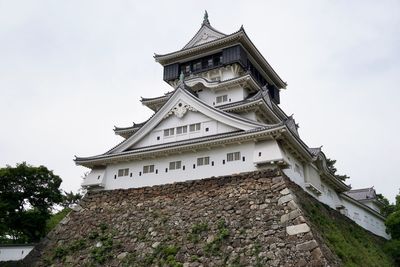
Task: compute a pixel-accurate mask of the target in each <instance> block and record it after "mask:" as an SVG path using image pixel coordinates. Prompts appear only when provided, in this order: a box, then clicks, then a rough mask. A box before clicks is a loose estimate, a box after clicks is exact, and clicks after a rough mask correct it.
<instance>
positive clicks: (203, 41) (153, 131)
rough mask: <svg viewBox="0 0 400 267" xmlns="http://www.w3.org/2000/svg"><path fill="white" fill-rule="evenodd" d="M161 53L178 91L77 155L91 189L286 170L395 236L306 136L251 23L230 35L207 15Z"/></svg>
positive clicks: (362, 221) (334, 204)
mask: <svg viewBox="0 0 400 267" xmlns="http://www.w3.org/2000/svg"><path fill="white" fill-rule="evenodd" d="M154 57H155V60H156V61H157V62H158V63H160V64H161V65H162V66H163V67H164V77H163V78H164V81H165V82H167V83H168V84H170V85H171V87H172V90H171V91H170V92H167V93H165V94H164V95H162V96H159V97H155V98H142V99H141V102H142V104H143V105H145V106H147V107H148V108H150V109H151V110H153V111H154V114H153V115H152V116H151V117H150V118H149V119H148V120H147V121H145V122H142V123H137V124H135V123H134V124H133V126H130V127H116V128H115V129H114V131H115V133H116V134H117V135H120V136H121V137H122V138H123V139H124V140H123V141H122V142H121V143H119V144H117V145H116V146H115V147H113V148H112V149H110V150H109V151H107V152H105V153H104V154H101V155H96V156H92V157H77V158H76V159H75V163H76V164H77V165H81V166H85V167H88V168H90V169H91V172H90V173H89V174H88V175H87V176H86V177H85V178H84V181H83V184H82V186H83V187H85V188H87V189H89V190H112V189H119V188H134V187H143V186H151V185H156V184H165V183H173V182H178V181H185V180H188V179H189V178H190V179H201V178H205V177H210V176H222V175H231V174H236V173H245V172H252V171H257V170H262V169H280V170H282V171H283V172H284V173H285V175H286V176H288V177H289V178H290V179H291V180H292V181H293V182H295V183H296V184H298V185H299V186H301V187H302V188H303V189H304V190H305V191H306V192H308V193H309V194H310V195H312V196H313V197H315V198H316V199H318V200H319V201H320V202H322V203H324V204H326V205H328V206H330V207H331V208H332V209H336V210H338V211H340V212H341V213H342V214H344V215H346V216H348V217H349V218H350V219H352V220H354V221H355V222H356V223H357V224H359V225H360V226H362V227H363V228H365V229H367V230H369V231H371V232H373V233H374V234H376V235H379V236H382V237H385V238H389V237H388V235H387V234H386V232H385V226H384V219H385V218H384V217H383V216H382V215H381V214H380V213H379V208H380V202H379V201H377V200H376V196H375V194H374V193H370V194H369V195H371V196H372V198H369V199H367V201H365V200H363V201H361V200H360V199H357V197H356V196H359V195H360V194H358V193H357V192H358V191H357V192H355V193H354V192H353V191H351V188H350V186H348V185H346V184H345V183H344V182H343V181H342V180H340V179H338V178H337V177H336V176H335V175H334V174H332V173H331V172H330V170H329V169H328V167H327V163H326V156H325V155H324V153H323V152H322V151H321V148H311V147H309V146H307V144H305V143H304V141H302V139H301V138H300V136H299V133H298V131H297V128H298V126H297V124H296V122H295V120H294V119H293V117H292V116H288V115H286V114H285V112H284V111H283V110H282V109H281V108H280V107H279V103H280V97H279V94H280V90H283V89H285V88H286V83H285V82H284V81H283V80H282V79H281V78H280V77H279V75H278V74H277V73H276V72H275V71H274V69H273V68H272V67H271V65H270V64H269V63H268V62H267V61H266V59H265V58H264V57H263V56H262V54H261V53H260V52H259V51H258V49H257V48H256V46H255V45H254V44H253V42H252V41H251V40H250V38H249V37H248V35H247V34H246V32H245V30H244V28H243V27H241V28H240V29H239V30H238V31H237V32H234V33H232V34H229V35H227V34H224V33H222V32H220V31H218V30H216V29H215V28H214V27H212V26H211V24H210V22H209V19H208V15H207V13H206V14H205V16H204V20H203V23H202V25H201V27H200V29H199V30H198V32H197V33H196V34H195V35H194V37H193V38H192V39H191V40H190V41H189V42H188V43H187V44H186V45H185V46H184V47H183V48H182V49H181V50H178V51H175V52H172V53H168V54H164V55H158V54H156V55H155V56H154Z"/></svg>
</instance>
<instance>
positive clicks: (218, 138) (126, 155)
mask: <svg viewBox="0 0 400 267" xmlns="http://www.w3.org/2000/svg"><path fill="white" fill-rule="evenodd" d="M283 128H284V126H282V125H271V126H268V127H260V128H256V129H253V130H248V131H239V132H232V133H228V134H219V135H213V136H206V137H201V138H196V139H189V140H183V141H178V142H171V143H164V144H159V145H154V146H149V147H142V148H138V149H133V150H128V151H124V152H121V153H116V154H102V155H98V156H94V157H87V158H84V157H76V159H75V160H74V161H75V164H77V165H81V166H85V167H88V168H92V167H94V166H102V165H107V164H110V163H114V162H121V161H130V160H142V159H145V158H154V157H157V156H160V155H164V156H165V155H166V154H175V153H183V152H186V151H193V150H197V149H209V148H210V147H213V146H220V145H227V144H232V143H242V142H246V141H252V140H255V139H262V138H264V139H265V138H271V137H275V136H277V135H278V134H279V132H280V131H281V130H282V129H283Z"/></svg>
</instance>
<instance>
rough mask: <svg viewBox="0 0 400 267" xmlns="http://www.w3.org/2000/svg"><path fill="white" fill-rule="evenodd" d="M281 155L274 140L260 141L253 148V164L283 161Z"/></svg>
mask: <svg viewBox="0 0 400 267" xmlns="http://www.w3.org/2000/svg"><path fill="white" fill-rule="evenodd" d="M283 159H284V158H283V153H282V151H281V149H280V147H279V146H278V143H277V142H276V140H268V141H260V142H257V143H256V144H255V146H254V151H253V161H254V163H269V162H271V161H283Z"/></svg>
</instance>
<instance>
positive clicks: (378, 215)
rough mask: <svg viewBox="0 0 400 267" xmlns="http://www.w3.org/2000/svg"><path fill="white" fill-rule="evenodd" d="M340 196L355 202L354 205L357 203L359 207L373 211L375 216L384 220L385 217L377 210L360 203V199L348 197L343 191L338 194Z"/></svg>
mask: <svg viewBox="0 0 400 267" xmlns="http://www.w3.org/2000/svg"><path fill="white" fill-rule="evenodd" d="M340 196H341V197H342V198H344V199H346V200H348V201H350V202H352V203H353V204H355V205H357V206H359V207H361V208H363V209H366V210H368V211H369V212H371V213H373V214H374V215H375V216H377V217H378V218H380V219H382V220H383V221H384V220H386V218H385V217H384V216H383V215H382V214H380V213H379V212H377V211H376V210H374V209H372V208H370V207H368V206H367V205H365V204H363V203H361V202H360V201H357V200H355V199H354V198H352V197H350V196H349V195H346V194H343V193H342V194H340Z"/></svg>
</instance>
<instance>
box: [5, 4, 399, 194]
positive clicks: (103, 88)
mask: <svg viewBox="0 0 400 267" xmlns="http://www.w3.org/2000/svg"><path fill="white" fill-rule="evenodd" d="M204 9H207V10H208V13H209V19H210V22H211V25H212V26H214V27H215V28H216V29H218V30H220V31H222V32H224V33H227V34H229V33H232V32H234V31H237V30H238V29H239V28H240V26H241V25H242V24H243V25H244V28H245V30H246V32H247V33H248V35H249V36H250V38H251V39H252V41H253V42H254V44H255V45H256V46H257V47H258V49H259V50H260V51H261V53H262V54H263V55H264V56H265V58H266V59H267V60H268V61H269V63H270V64H271V65H272V66H273V68H274V69H275V70H276V71H277V72H278V74H279V75H280V76H281V77H282V79H283V80H284V81H286V82H287V83H288V87H287V90H283V91H282V92H281V107H282V108H283V109H284V110H285V111H286V113H287V114H288V115H290V114H292V113H294V116H295V119H296V121H297V122H298V123H299V124H300V129H299V130H300V135H301V136H302V138H303V140H305V142H306V143H307V144H308V145H309V146H311V147H316V146H320V145H323V151H324V152H325V154H326V155H327V156H328V157H330V158H334V159H336V160H337V161H338V162H337V168H338V170H339V173H343V174H344V173H345V174H347V175H349V176H350V177H351V179H350V180H348V181H347V182H348V183H350V184H351V185H352V186H353V188H360V187H369V186H375V189H376V190H377V191H378V192H379V193H383V194H384V195H385V196H387V197H388V198H389V199H390V200H392V201H393V200H394V196H395V195H396V194H397V193H398V190H399V188H400V177H399V168H400V156H399V151H400V141H399V130H400V126H399V118H398V116H399V114H400V103H399V102H400V86H399V84H400V75H399V74H400V63H399V59H400V49H399V48H400V2H399V1H365V0H363V1H344V0H343V1H240V2H239V1H232V0H230V1H192V2H189V1H171V0H169V1H157V2H156V1H140V2H139V1H116V0H113V1H99V0H95V1H71V0H65V1H51V0H49V1H12V0H9V1H2V0H0V120H1V130H0V166H5V165H6V164H9V165H14V164H16V163H18V162H22V161H26V162H28V163H30V164H32V165H45V166H47V167H48V168H49V169H51V170H53V171H54V172H55V173H56V174H58V175H60V176H61V178H62V179H63V183H62V188H63V189H64V190H68V191H69V190H73V191H77V190H78V189H79V187H80V183H81V177H82V175H83V174H84V172H86V171H87V170H88V169H86V168H83V167H79V166H75V164H74V162H73V158H74V155H78V156H93V155H97V154H100V153H104V152H105V151H106V150H108V149H110V148H111V147H113V146H114V145H115V144H117V143H118V142H120V141H121V137H119V136H115V135H114V132H113V130H112V129H113V127H114V125H117V126H129V125H131V124H132V122H133V121H135V122H142V121H144V120H146V119H147V118H148V117H149V116H150V115H151V114H152V112H151V111H150V110H149V109H147V108H146V107H144V106H142V105H141V104H140V102H139V99H140V97H141V96H145V97H152V96H158V95H161V94H163V93H165V92H167V91H169V90H171V87H169V85H168V84H166V83H165V82H164V81H163V80H162V67H161V66H160V65H159V64H158V63H156V62H155V61H154V59H153V54H154V53H159V54H163V53H168V52H172V51H176V50H178V49H181V48H182V47H183V46H184V45H185V44H186V43H187V42H188V41H189V40H190V39H191V38H192V37H193V35H194V34H195V33H196V32H197V30H198V29H199V27H200V26H201V22H202V19H203V13H204Z"/></svg>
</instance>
